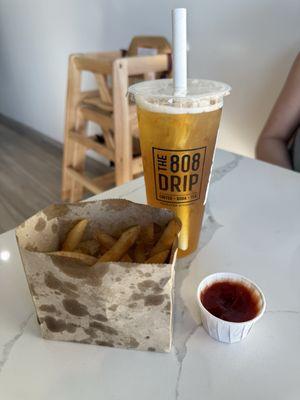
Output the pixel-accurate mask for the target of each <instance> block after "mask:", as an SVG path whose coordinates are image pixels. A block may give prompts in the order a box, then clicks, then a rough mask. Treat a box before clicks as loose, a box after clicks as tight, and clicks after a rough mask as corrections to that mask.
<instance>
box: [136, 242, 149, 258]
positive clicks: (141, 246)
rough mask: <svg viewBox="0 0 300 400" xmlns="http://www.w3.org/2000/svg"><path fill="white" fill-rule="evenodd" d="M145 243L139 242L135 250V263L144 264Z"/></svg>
mask: <svg viewBox="0 0 300 400" xmlns="http://www.w3.org/2000/svg"><path fill="white" fill-rule="evenodd" d="M146 258H147V257H146V250H145V243H144V242H139V243H137V245H136V246H135V248H134V253H133V259H134V262H137V263H143V262H144V261H145V260H146Z"/></svg>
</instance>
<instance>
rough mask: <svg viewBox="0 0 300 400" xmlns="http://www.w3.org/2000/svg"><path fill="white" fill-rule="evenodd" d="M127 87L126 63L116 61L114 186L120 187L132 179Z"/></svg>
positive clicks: (114, 70) (114, 72)
mask: <svg viewBox="0 0 300 400" xmlns="http://www.w3.org/2000/svg"><path fill="white" fill-rule="evenodd" d="M127 87H128V72H127V62H126V61H123V60H116V61H115V62H114V64H113V102H114V137H115V177H116V185H122V184H123V183H125V182H128V181H129V180H131V179H132V178H133V174H132V137H131V134H130V127H129V107H128V99H127V97H126V92H127Z"/></svg>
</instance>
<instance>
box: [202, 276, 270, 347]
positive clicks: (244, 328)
mask: <svg viewBox="0 0 300 400" xmlns="http://www.w3.org/2000/svg"><path fill="white" fill-rule="evenodd" d="M221 281H232V282H239V283H242V284H243V285H245V286H246V287H249V288H250V289H251V290H253V291H254V292H255V294H256V295H257V298H258V299H259V312H258V314H257V315H256V316H255V318H253V319H251V320H249V321H245V322H229V321H224V320H223V319H220V318H217V317H215V316H214V315H213V314H211V313H210V312H209V311H208V310H207V309H206V308H205V307H204V305H203V304H202V302H201V293H202V291H203V290H204V289H205V288H207V287H208V286H210V285H212V284H213V283H215V282H221ZM197 302H198V304H199V307H200V315H201V321H202V324H203V327H204V329H205V330H206V332H207V333H208V334H209V336H211V337H212V338H213V339H215V340H217V341H219V342H223V343H235V342H239V341H240V340H242V339H244V338H245V337H246V336H247V335H248V334H249V332H250V330H251V329H252V327H253V325H254V324H255V323H256V322H257V321H258V320H259V319H260V318H261V317H262V316H263V314H264V312H265V309H266V300H265V296H264V294H263V292H262V291H261V289H260V288H259V287H258V286H257V285H256V284H255V283H254V282H252V281H251V280H250V279H248V278H245V277H244V276H242V275H239V274H234V273H230V272H219V273H216V274H212V275H209V276H207V277H206V278H204V279H203V280H202V281H201V282H200V284H199V286H198V289H197Z"/></svg>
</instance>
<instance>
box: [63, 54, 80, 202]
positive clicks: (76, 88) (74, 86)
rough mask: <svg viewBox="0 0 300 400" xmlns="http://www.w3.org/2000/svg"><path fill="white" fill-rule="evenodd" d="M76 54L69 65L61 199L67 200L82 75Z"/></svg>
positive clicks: (71, 57) (69, 188) (70, 182)
mask: <svg viewBox="0 0 300 400" xmlns="http://www.w3.org/2000/svg"><path fill="white" fill-rule="evenodd" d="M75 56H76V55H71V56H70V58H69V66H68V87H67V99H66V111H65V113H66V117H65V131H64V155H63V165H62V185H61V199H62V200H63V201H67V200H68V199H69V197H70V193H71V186H72V178H71V176H70V175H69V174H68V171H67V168H68V167H69V166H71V165H72V162H73V153H74V145H75V144H74V142H73V141H72V140H70V138H69V132H70V130H72V129H74V128H75V124H76V106H77V104H78V102H79V99H80V84H81V76H80V71H79V70H78V69H77V68H76V66H75V62H74V59H75Z"/></svg>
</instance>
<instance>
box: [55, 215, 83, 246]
mask: <svg viewBox="0 0 300 400" xmlns="http://www.w3.org/2000/svg"><path fill="white" fill-rule="evenodd" d="M88 222H89V221H88V220H87V219H82V220H81V221H79V222H77V224H76V225H75V226H74V227H73V228H72V229H71V230H70V231H69V233H68V234H67V237H66V239H65V241H64V242H63V245H62V248H61V249H62V251H73V250H75V249H76V247H77V246H78V245H79V243H80V242H81V239H82V237H83V234H84V232H85V229H86V227H87V224H88Z"/></svg>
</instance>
